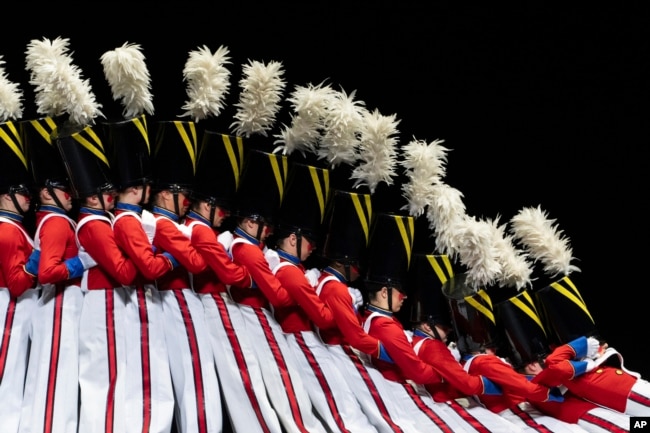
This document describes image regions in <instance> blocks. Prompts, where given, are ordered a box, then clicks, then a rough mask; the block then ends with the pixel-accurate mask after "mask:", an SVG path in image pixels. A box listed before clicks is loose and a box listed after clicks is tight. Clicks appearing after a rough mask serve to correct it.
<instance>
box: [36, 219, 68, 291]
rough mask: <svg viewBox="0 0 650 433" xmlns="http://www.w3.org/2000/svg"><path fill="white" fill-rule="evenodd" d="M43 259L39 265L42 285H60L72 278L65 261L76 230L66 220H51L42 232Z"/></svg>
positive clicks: (44, 224) (43, 226) (45, 224)
mask: <svg viewBox="0 0 650 433" xmlns="http://www.w3.org/2000/svg"><path fill="white" fill-rule="evenodd" d="M39 233H40V239H39V242H40V248H41V259H40V262H39V264H38V281H39V282H40V283H42V284H49V283H58V282H59V281H65V280H67V279H69V278H70V273H69V272H68V267H67V266H66V265H65V260H66V259H69V258H71V257H74V255H70V256H68V257H66V249H67V248H68V245H69V244H70V243H71V242H70V241H71V240H72V243H74V246H75V247H76V243H75V241H74V229H73V228H72V226H71V225H70V222H69V221H68V220H67V219H66V218H60V217H54V218H49V219H48V220H47V221H45V222H44V223H43V225H42V226H41V230H40V232H39Z"/></svg>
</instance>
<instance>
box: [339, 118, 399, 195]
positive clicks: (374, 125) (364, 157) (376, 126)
mask: <svg viewBox="0 0 650 433" xmlns="http://www.w3.org/2000/svg"><path fill="white" fill-rule="evenodd" d="M399 122H400V121H399V120H396V116H395V115H394V114H393V115H390V116H384V115H382V114H380V113H379V111H378V110H374V111H372V112H368V111H366V112H364V113H363V123H362V125H361V131H360V138H359V160H360V161H361V162H360V163H359V165H357V166H356V167H355V168H354V170H353V171H352V175H351V176H350V177H351V178H352V179H356V180H355V182H354V185H353V188H357V187H359V186H362V185H363V186H367V187H368V188H369V189H370V193H374V192H375V189H376V188H377V185H379V183H380V182H385V183H386V184H387V185H389V186H390V185H392V184H393V178H394V177H395V175H396V172H395V167H396V165H397V137H396V135H397V134H398V133H399V131H398V130H397V125H398V124H399Z"/></svg>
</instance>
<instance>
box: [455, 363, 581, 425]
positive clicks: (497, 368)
mask: <svg viewBox="0 0 650 433" xmlns="http://www.w3.org/2000/svg"><path fill="white" fill-rule="evenodd" d="M462 362H463V367H464V368H465V370H466V371H467V372H468V373H470V374H473V375H482V376H485V377H487V378H488V379H490V380H491V381H493V382H494V383H496V384H497V385H499V387H500V388H501V390H502V392H503V394H502V395H475V398H477V399H478V400H479V401H480V402H481V404H483V405H484V406H485V407H486V408H488V409H489V410H491V411H492V412H494V413H497V414H499V415H500V416H501V417H503V418H505V419H507V420H508V421H510V422H511V423H513V424H515V425H517V426H519V427H521V428H526V429H528V430H529V431H530V430H531V429H532V431H548V430H550V431H567V432H575V433H579V432H584V429H582V428H581V427H579V426H578V425H576V424H569V423H566V422H564V421H561V420H559V419H557V418H554V417H551V416H548V415H545V414H543V413H541V412H539V411H537V410H534V409H532V407H531V406H530V405H529V404H528V402H532V401H547V400H548V398H549V392H550V390H549V388H547V387H545V386H537V384H534V383H531V382H530V381H528V379H526V376H524V375H523V374H520V373H518V372H517V371H516V370H515V369H514V368H512V365H510V364H508V363H507V362H506V361H505V360H503V359H501V358H499V357H498V356H496V355H491V354H478V355H473V356H466V357H465V358H464V359H463V360H462Z"/></svg>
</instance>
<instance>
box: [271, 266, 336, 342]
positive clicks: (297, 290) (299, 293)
mask: <svg viewBox="0 0 650 433" xmlns="http://www.w3.org/2000/svg"><path fill="white" fill-rule="evenodd" d="M276 276H277V278H278V280H280V282H281V283H282V287H284V288H285V289H286V290H287V292H289V295H291V297H292V298H293V299H294V301H295V302H296V303H297V304H298V305H299V306H300V308H302V309H303V311H304V312H305V314H307V317H309V320H311V321H312V322H313V323H314V324H315V325H316V326H317V327H319V328H321V329H327V328H331V327H333V326H334V325H335V322H334V316H333V315H332V312H331V311H330V309H329V307H328V306H327V305H325V303H324V302H323V301H322V300H321V299H320V298H319V297H318V295H317V294H316V289H314V288H313V287H312V286H311V284H309V281H308V280H307V278H306V277H305V272H304V270H303V269H301V268H299V267H297V266H293V265H288V266H283V267H281V268H280V269H279V270H278V271H277V273H276Z"/></svg>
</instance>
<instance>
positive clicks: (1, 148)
mask: <svg viewBox="0 0 650 433" xmlns="http://www.w3.org/2000/svg"><path fill="white" fill-rule="evenodd" d="M32 183H33V182H32V175H31V173H30V172H29V164H28V162H27V154H26V152H25V146H24V144H23V141H22V139H21V137H20V132H19V127H18V124H17V123H16V122H14V121H11V120H8V121H6V122H4V123H0V194H7V193H10V192H21V193H29V188H30V187H31V186H32Z"/></svg>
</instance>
